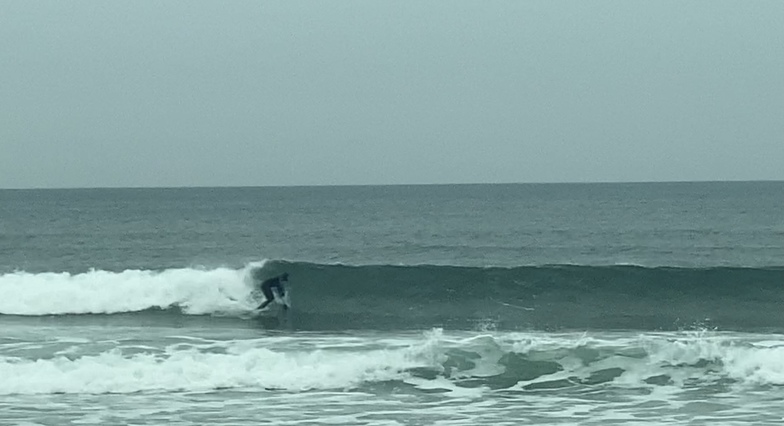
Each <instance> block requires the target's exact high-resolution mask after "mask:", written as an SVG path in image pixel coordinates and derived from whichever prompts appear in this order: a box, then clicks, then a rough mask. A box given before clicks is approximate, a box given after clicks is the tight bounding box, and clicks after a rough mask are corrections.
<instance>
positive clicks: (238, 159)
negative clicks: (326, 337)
mask: <svg viewBox="0 0 784 426" xmlns="http://www.w3.org/2000/svg"><path fill="white" fill-rule="evenodd" d="M782 28H784V2H782V1H780V0H772V1H769V0H756V1H745V0H743V1H740V0H738V1H723V0H711V1H708V0H703V1H695V0H660V1H648V0H644V1H643V0H623V1H620V0H613V1H608V0H592V1H582V0H541V1H540V0H530V1H529V0H519V1H494V0H491V1H479V0H476V1H460V0H449V1H446V0H432V1H422V0H399V1H377V0H356V1H346V0H332V1H315V0H313V1H299V0H285V1H237V0H235V1H230V2H224V1H165V2H162V1H152V0H143V1H135V0H134V1H99V0H91V1H80V0H75V1H67V2H64V1H52V0H43V1H35V2H30V1H20V0H2V2H0V188H62V187H171V186H175V187H177V186H278V185H365V184H431V183H509V182H641V181H643V182H647V181H692V180H697V181H703V180H784V30H782Z"/></svg>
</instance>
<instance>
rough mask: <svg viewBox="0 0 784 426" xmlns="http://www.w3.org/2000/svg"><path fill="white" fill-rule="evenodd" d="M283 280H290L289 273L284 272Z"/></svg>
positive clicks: (281, 277) (281, 278)
mask: <svg viewBox="0 0 784 426" xmlns="http://www.w3.org/2000/svg"><path fill="white" fill-rule="evenodd" d="M280 280H281V281H288V280H289V273H288V272H284V273H283V275H281V276H280Z"/></svg>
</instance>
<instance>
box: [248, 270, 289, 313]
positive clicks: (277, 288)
mask: <svg viewBox="0 0 784 426" xmlns="http://www.w3.org/2000/svg"><path fill="white" fill-rule="evenodd" d="M284 282H286V283H287V282H289V274H288V272H284V273H283V274H281V275H278V276H277V277H274V278H270V279H267V280H264V281H262V283H261V292H262V293H263V294H264V298H265V299H266V300H265V301H263V302H261V305H259V307H258V308H256V309H258V310H261V309H264V308H266V307H267V305H269V304H270V303H272V301H273V300H275V299H276V298H277V299H278V303H280V304H281V305H283V309H288V308H289V306H288V304H287V303H286V287H285V286H284V285H283V283H284Z"/></svg>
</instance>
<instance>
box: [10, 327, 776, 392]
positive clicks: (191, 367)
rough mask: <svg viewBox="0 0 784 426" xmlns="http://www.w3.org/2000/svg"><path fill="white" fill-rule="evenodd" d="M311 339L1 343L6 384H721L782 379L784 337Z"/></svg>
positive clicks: (555, 387)
mask: <svg viewBox="0 0 784 426" xmlns="http://www.w3.org/2000/svg"><path fill="white" fill-rule="evenodd" d="M306 339H310V340H308V342H307V344H304V343H303V342H302V341H301V340H299V339H294V338H291V337H278V338H275V337H268V338H264V339H257V340H243V341H215V340H204V339H191V340H184V339H181V340H182V341H180V342H177V343H172V344H169V345H167V346H165V347H161V348H159V349H157V350H151V349H150V348H149V347H139V346H138V345H139V344H138V342H134V341H133V339H129V340H128V341H127V342H126V341H113V344H114V345H116V346H115V347H113V348H111V349H106V350H103V351H101V352H98V353H90V354H81V353H79V351H78V350H77V349H78V348H79V347H80V346H79V344H80V343H79V342H70V343H71V344H72V345H75V346H69V345H68V343H69V342H60V343H61V345H62V346H61V347H60V348H59V349H58V350H57V351H55V352H52V353H51V354H50V355H48V356H46V357H41V358H38V359H35V360H33V359H27V358H21V357H19V356H14V355H3V354H0V376H2V377H3V380H2V381H0V395H30V394H52V393H66V394H104V393H120V394H126V393H135V392H172V391H210V390H215V389H221V390H226V389H237V390H245V391H254V390H286V391H293V392H299V391H307V390H332V389H341V390H346V389H358V390H367V391H369V392H385V391H386V392H396V391H399V390H405V389H411V390H414V391H416V390H422V391H426V392H431V393H432V392H455V391H461V390H464V391H465V390H475V391H476V392H487V391H492V390H498V389H502V390H519V391H556V392H558V391H564V390H569V389H571V390H578V391H580V390H582V391H586V390H589V389H591V388H597V387H603V386H613V387H615V388H617V389H622V390H626V391H628V390H631V389H641V388H645V389H651V388H657V387H658V388H667V389H670V390H671V391H673V392H689V391H690V390H691V391H695V390H698V389H700V388H702V389H704V390H705V389H713V388H715V391H717V392H720V391H721V389H727V388H729V387H732V386H735V387H737V386H740V387H744V388H748V389H754V388H759V387H763V388H764V387H765V386H770V385H776V386H779V385H783V384H784V375H782V371H783V369H784V346H782V345H781V342H780V341H776V342H772V341H767V340H761V339H760V338H759V337H754V336H753V335H747V336H739V335H735V336H730V335H721V334H716V333H677V334H673V333H666V334H658V335H657V334H655V333H654V334H648V335H642V336H638V337H631V336H629V335H628V334H624V335H619V336H613V335H610V334H605V335H603V337H589V336H585V335H580V334H579V333H578V334H549V333H548V334H543V333H495V334H480V335H475V336H471V337H460V336H447V335H445V334H444V333H443V332H442V331H441V330H439V329H435V330H431V331H428V332H426V333H424V335H422V336H420V337H414V336H411V337H407V338H403V337H397V338H395V339H387V340H386V341H385V342H384V343H383V345H379V344H372V343H369V341H370V342H372V339H370V340H369V339H365V338H361V336H354V337H346V336H343V337H341V336H329V337H324V338H319V337H318V336H316V335H310V336H308V337H306ZM95 343H101V342H95ZM82 344H83V343H82ZM37 345H38V346H40V344H37ZM74 348H77V349H74ZM37 350H40V347H39V348H37ZM17 352H18V351H17ZM605 390H606V388H605ZM646 395H647V394H646ZM645 397H647V396H643V398H645Z"/></svg>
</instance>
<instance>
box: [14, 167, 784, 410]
mask: <svg viewBox="0 0 784 426" xmlns="http://www.w3.org/2000/svg"><path fill="white" fill-rule="evenodd" d="M254 268H262V271H263V272H264V273H265V274H267V275H269V276H272V275H275V274H278V273H282V272H284V271H285V272H288V273H289V274H290V283H289V286H288V288H289V291H290V297H291V302H292V308H291V309H290V310H288V311H283V310H277V309H272V310H271V311H269V312H266V313H264V314H263V315H261V316H253V315H251V310H252V309H253V308H254V307H256V306H257V305H258V303H259V302H260V300H261V299H260V298H261V296H260V295H259V294H258V291H257V289H256V288H255V283H254V282H253V279H252V278H251V273H250V272H251V270H252V269H254ZM0 330H2V331H1V332H0V424H9V425H65V424H73V425H77V424H78V425H85V424H88V425H89V424H97V425H126V424H136V425H161V424H166V425H205V424H211V425H257V424H259V423H271V424H340V425H394V424H399V425H431V424H443V425H488V424H492V425H520V424H581V425H608V424H636V425H647V424H650V425H662V424H690V425H741V424H742V425H746V424H755V425H766V424H769V425H780V424H782V422H784V405H782V403H781V402H782V401H784V182H726V183H719V182H716V183H656V184H653V183H651V184H643V183H640V184H536V185H534V184H530V185H528V184H525V185H524V184H520V185H442V186H439V185H434V186H357V187H287V188H183V189H68V190H0Z"/></svg>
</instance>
